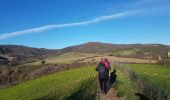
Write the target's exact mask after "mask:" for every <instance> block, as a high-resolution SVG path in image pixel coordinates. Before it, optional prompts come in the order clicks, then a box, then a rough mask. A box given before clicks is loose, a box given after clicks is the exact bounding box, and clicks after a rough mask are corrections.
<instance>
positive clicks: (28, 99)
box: [0, 67, 97, 100]
mask: <svg viewBox="0 0 170 100" xmlns="http://www.w3.org/2000/svg"><path fill="white" fill-rule="evenodd" d="M96 76H97V74H96V72H95V71H94V67H83V68H79V69H72V70H67V71H63V72H59V73H55V74H52V75H48V76H45V77H42V78H39V79H35V80H31V81H28V82H23V83H21V84H18V85H16V86H12V87H9V88H5V89H1V90H0V94H1V95H0V100H42V99H43V100H49V99H57V100H58V99H60V100H63V99H66V100H72V99H73V97H74V98H80V97H81V100H83V99H84V100H85V99H86V100H89V99H95V94H96V93H95V92H96V89H97V87H96V86H97V85H96Z"/></svg>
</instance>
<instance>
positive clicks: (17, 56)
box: [0, 45, 58, 63]
mask: <svg viewBox="0 0 170 100" xmlns="http://www.w3.org/2000/svg"><path fill="white" fill-rule="evenodd" d="M57 52H58V50H50V49H44V48H31V47H26V46H19V45H0V56H1V57H3V58H7V59H8V60H9V61H19V63H24V62H29V61H32V60H35V59H39V58H40V59H41V58H44V57H46V56H48V55H51V54H55V53H57Z"/></svg>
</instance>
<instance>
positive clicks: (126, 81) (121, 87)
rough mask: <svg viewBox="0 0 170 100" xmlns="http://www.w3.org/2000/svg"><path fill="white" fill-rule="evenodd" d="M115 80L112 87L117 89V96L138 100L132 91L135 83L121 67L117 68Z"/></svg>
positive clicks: (126, 99)
mask: <svg viewBox="0 0 170 100" xmlns="http://www.w3.org/2000/svg"><path fill="white" fill-rule="evenodd" d="M116 74H117V80H116V84H115V86H114V88H115V89H116V90H117V96H118V97H123V98H124V99H125V100H139V99H138V98H137V97H136V96H135V95H134V93H135V92H136V90H135V87H134V85H135V83H134V82H133V81H131V80H130V78H129V77H128V76H127V75H125V74H124V73H123V72H122V70H121V69H117V72H116Z"/></svg>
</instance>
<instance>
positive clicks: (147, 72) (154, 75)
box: [130, 64, 170, 96]
mask: <svg viewBox="0 0 170 100" xmlns="http://www.w3.org/2000/svg"><path fill="white" fill-rule="evenodd" d="M130 67H131V68H132V69H133V70H134V71H135V72H136V73H137V74H138V75H140V76H141V77H142V78H144V79H145V80H146V81H148V82H150V83H151V84H152V85H154V86H155V87H156V88H157V89H159V90H161V91H163V92H164V93H165V94H167V95H169V96H170V85H169V84H170V66H161V65H149V64H148V65H146V64H132V65H130Z"/></svg>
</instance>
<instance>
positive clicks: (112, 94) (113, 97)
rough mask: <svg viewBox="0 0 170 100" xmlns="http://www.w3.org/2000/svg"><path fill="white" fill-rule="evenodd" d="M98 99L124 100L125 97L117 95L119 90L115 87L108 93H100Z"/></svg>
mask: <svg viewBox="0 0 170 100" xmlns="http://www.w3.org/2000/svg"><path fill="white" fill-rule="evenodd" d="M97 100H124V98H123V97H117V92H116V90H115V89H114V88H111V89H110V90H109V91H108V93H107V94H103V93H101V92H100V93H98V97H97Z"/></svg>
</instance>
